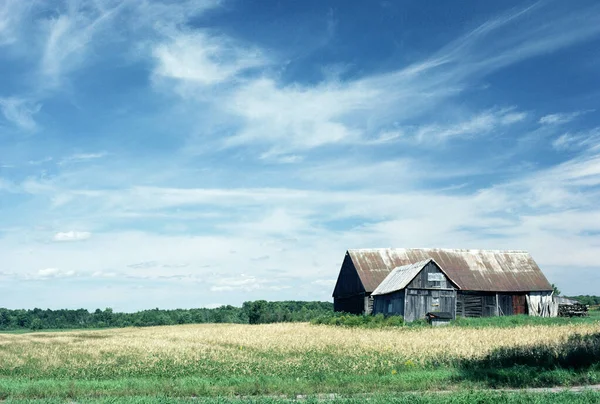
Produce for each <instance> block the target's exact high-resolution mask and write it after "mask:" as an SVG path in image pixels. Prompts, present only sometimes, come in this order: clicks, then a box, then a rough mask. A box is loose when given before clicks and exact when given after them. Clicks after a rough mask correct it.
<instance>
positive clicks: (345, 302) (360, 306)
mask: <svg viewBox="0 0 600 404" xmlns="http://www.w3.org/2000/svg"><path fill="white" fill-rule="evenodd" d="M364 309H365V296H364V295H356V296H350V297H346V298H343V297H334V298H333V310H334V311H342V312H345V313H352V314H362V313H363V312H364Z"/></svg>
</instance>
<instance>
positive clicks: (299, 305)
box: [0, 300, 333, 330]
mask: <svg viewBox="0 0 600 404" xmlns="http://www.w3.org/2000/svg"><path fill="white" fill-rule="evenodd" d="M332 312H333V303H329V302H302V301H283V302H267V301H265V300H257V301H253V302H245V303H244V304H243V305H242V307H235V306H229V305H228V306H221V307H217V308H215V309H206V308H201V309H177V310H161V309H158V308H157V309H152V310H143V311H138V312H136V313H117V312H114V311H113V310H112V309H110V308H107V309H104V310H100V309H97V310H96V311H93V312H90V311H88V310H86V309H78V310H50V309H46V310H42V309H33V310H9V309H3V308H0V330H22V329H30V330H48V329H79V328H107V327H148V326H155V325H173V324H202V323H239V324H265V323H279V322H299V321H310V320H312V319H313V318H316V317H318V316H322V315H326V314H330V313H332Z"/></svg>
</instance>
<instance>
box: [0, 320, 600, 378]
mask: <svg viewBox="0 0 600 404" xmlns="http://www.w3.org/2000/svg"><path fill="white" fill-rule="evenodd" d="M597 332H600V325H599V324H598V323H590V324H579V325H561V326H556V325H554V326H523V327H519V328H482V329H473V328H454V327H452V328H451V327H446V328H443V327H438V328H414V329H410V328H405V329H394V330H368V329H347V328H338V327H330V326H315V325H310V324H304V323H301V324H299V323H295V324H294V323H287V324H270V325H252V326H250V325H233V324H206V325H183V326H164V327H149V328H124V329H110V330H101V331H73V332H58V333H32V334H21V335H18V334H4V335H2V334H0V375H4V376H10V375H12V376H16V375H19V376H26V377H52V378H63V377H64V378H70V377H78V378H82V377H83V378H111V377H123V376H149V375H153V376H166V375H168V376H170V377H176V376H184V375H214V374H217V373H218V374H220V375H230V376H231V375H258V374H260V375H281V374H285V375H289V376H298V377H300V376H303V375H307V374H313V373H315V372H324V373H327V374H331V373H351V374H369V373H387V372H389V371H390V370H391V369H396V368H398V367H405V368H406V367H412V366H414V367H420V366H422V365H428V364H432V363H434V364H438V365H443V364H451V363H453V362H455V361H456V360H459V359H464V358H478V357H482V356H484V355H486V354H487V353H489V352H491V351H492V350H494V349H495V348H498V347H507V346H524V345H535V344H544V345H550V346H551V345H554V344H560V343H561V342H564V341H565V340H566V339H567V338H568V337H569V336H570V335H573V334H575V333H578V334H590V333H597Z"/></svg>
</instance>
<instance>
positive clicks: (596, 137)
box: [552, 128, 600, 151]
mask: <svg viewBox="0 0 600 404" xmlns="http://www.w3.org/2000/svg"><path fill="white" fill-rule="evenodd" d="M552 147H554V148H555V149H556V150H559V151H565V150H581V149H587V150H588V151H595V150H598V149H600V128H594V129H591V130H589V131H585V132H576V133H571V132H567V133H564V134H562V135H561V136H559V137H558V138H556V139H554V140H553V141H552Z"/></svg>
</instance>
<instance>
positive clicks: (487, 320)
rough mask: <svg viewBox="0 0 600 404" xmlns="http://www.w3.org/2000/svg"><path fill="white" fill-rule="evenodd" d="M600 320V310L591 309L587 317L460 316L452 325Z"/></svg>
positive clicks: (520, 325) (587, 322) (482, 325)
mask: <svg viewBox="0 0 600 404" xmlns="http://www.w3.org/2000/svg"><path fill="white" fill-rule="evenodd" d="M598 321H600V311H590V312H589V316H587V317H552V318H550V317H532V316H526V315H519V316H500V317H481V318H458V319H456V320H454V321H452V322H451V323H450V325H451V326H452V327H468V328H482V327H499V328H510V327H522V326H525V325H567V324H589V323H595V322H598Z"/></svg>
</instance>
